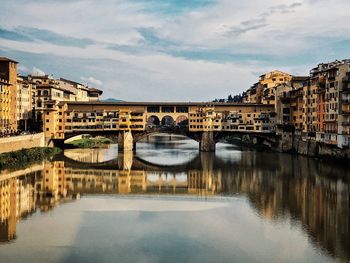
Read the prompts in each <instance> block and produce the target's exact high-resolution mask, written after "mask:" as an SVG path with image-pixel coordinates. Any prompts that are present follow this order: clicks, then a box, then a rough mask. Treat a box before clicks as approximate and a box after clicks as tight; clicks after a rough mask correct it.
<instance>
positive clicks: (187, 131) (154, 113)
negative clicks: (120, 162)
mask: <svg viewBox="0 0 350 263" xmlns="http://www.w3.org/2000/svg"><path fill="white" fill-rule="evenodd" d="M44 132H45V137H46V138H47V140H48V141H53V142H54V143H55V144H56V145H60V144H61V145H62V144H63V142H64V140H66V139H69V138H72V137H73V136H76V135H80V134H92V135H102V136H109V137H110V136H111V137H118V145H119V150H122V151H128V150H133V149H134V150H135V144H136V142H137V141H139V140H140V139H142V138H143V137H145V136H148V135H150V134H154V133H160V132H162V133H172V134H181V135H185V136H187V137H189V138H192V139H194V140H196V141H198V142H199V148H200V150H201V151H214V150H215V144H216V142H218V141H219V140H220V139H221V138H222V137H224V136H227V135H234V134H236V135H238V136H242V135H244V134H248V135H250V136H253V137H255V138H257V139H259V140H260V141H261V142H262V141H268V142H269V143H273V142H275V137H276V134H275V114H274V106H271V105H263V104H247V103H236V104H230V103H155V102H140V103H131V102H118V103H106V102H94V103H86V102H85V103H83V102H61V103H60V104H59V105H58V106H57V107H56V108H52V109H47V111H46V113H45V114H44Z"/></svg>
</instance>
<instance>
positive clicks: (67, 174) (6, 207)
mask: <svg viewBox="0 0 350 263" xmlns="http://www.w3.org/2000/svg"><path fill="white" fill-rule="evenodd" d="M155 141H157V143H155ZM155 141H153V140H150V141H144V142H142V143H138V145H137V151H136V153H134V154H133V153H125V154H118V151H117V146H116V145H111V146H110V147H109V148H105V149H71V150H66V151H65V152H64V153H63V154H60V155H58V156H55V157H54V158H53V160H52V161H50V162H49V161H46V162H42V163H37V164H34V165H32V166H30V167H28V168H26V169H22V170H17V171H16V170H14V171H2V172H1V173H0V213H1V214H0V216H1V222H0V262H334V261H339V262H347V261H349V259H350V182H349V180H350V172H349V166H348V167H346V166H345V165H341V164H335V163H330V162H322V161H319V160H315V159H310V158H306V157H301V156H292V155H289V154H279V153H272V152H256V151H252V150H242V149H240V148H239V147H236V146H232V145H228V144H218V145H217V151H216V153H199V152H198V144H197V143H196V142H194V141H191V140H187V139H183V138H177V137H164V136H163V137H159V138H155Z"/></svg>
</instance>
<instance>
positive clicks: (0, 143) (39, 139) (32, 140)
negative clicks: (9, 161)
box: [0, 133, 45, 153]
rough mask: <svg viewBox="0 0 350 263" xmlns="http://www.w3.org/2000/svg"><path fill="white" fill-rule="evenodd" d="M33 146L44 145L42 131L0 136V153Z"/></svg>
mask: <svg viewBox="0 0 350 263" xmlns="http://www.w3.org/2000/svg"><path fill="white" fill-rule="evenodd" d="M34 147H45V137H44V133H37V134H33V135H23V136H14V137H6V138H0V153H5V152H13V151H18V150H21V149H29V148H34Z"/></svg>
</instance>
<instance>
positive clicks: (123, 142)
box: [118, 131, 136, 152]
mask: <svg viewBox="0 0 350 263" xmlns="http://www.w3.org/2000/svg"><path fill="white" fill-rule="evenodd" d="M135 146H136V145H135ZM133 148H134V139H133V137H132V133H131V131H121V132H119V134H118V151H119V152H126V151H132V150H133ZM135 150H136V147H135Z"/></svg>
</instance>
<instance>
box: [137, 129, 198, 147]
mask: <svg viewBox="0 0 350 263" xmlns="http://www.w3.org/2000/svg"><path fill="white" fill-rule="evenodd" d="M156 134H169V135H182V136H184V137H186V138H188V139H191V140H194V141H197V142H199V141H200V136H196V134H193V133H189V132H188V131H187V130H186V128H181V127H171V126H170V127H165V128H162V127H159V128H153V129H147V130H146V131H144V132H142V133H133V141H134V143H137V142H139V141H140V140H142V139H145V138H147V137H148V136H152V135H156Z"/></svg>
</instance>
